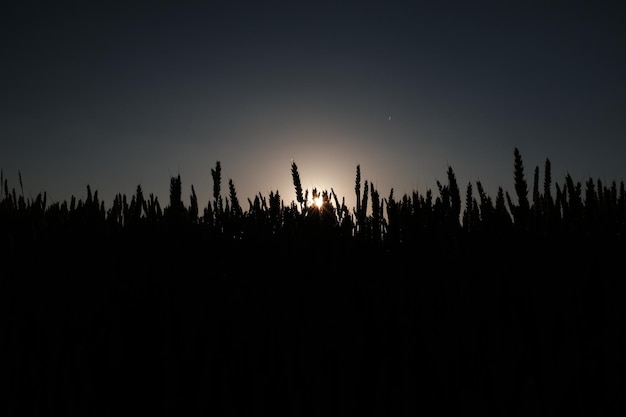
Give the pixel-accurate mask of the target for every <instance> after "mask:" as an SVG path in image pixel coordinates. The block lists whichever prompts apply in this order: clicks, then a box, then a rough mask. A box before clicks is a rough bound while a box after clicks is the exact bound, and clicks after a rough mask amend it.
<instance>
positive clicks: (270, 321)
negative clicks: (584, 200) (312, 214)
mask: <svg viewBox="0 0 626 417" xmlns="http://www.w3.org/2000/svg"><path fill="white" fill-rule="evenodd" d="M42 242H43V243H40V244H38V245H34V246H35V247H30V246H29V247H26V246H22V247H21V246H20V244H19V242H18V243H17V244H14V245H13V246H12V247H11V248H12V251H13V252H12V253H10V255H11V256H10V257H9V258H4V259H3V261H2V263H3V267H2V270H3V273H2V280H1V285H2V287H1V299H0V305H1V308H2V314H1V317H2V318H1V323H2V336H1V338H2V340H1V342H2V343H1V344H0V346H1V349H2V350H1V355H0V367H1V368H0V369H1V370H0V378H1V379H2V382H3V384H4V386H5V387H6V388H5V389H3V390H2V396H3V397H4V398H3V400H2V409H3V410H4V413H3V414H4V415H52V414H57V415H66V416H69V415H80V416H87V415H120V414H121V413H132V414H134V415H138V414H141V415H185V416H191V415H215V416H231V415H232V416H235V415H241V416H258V415H272V416H276V415H286V416H305V415H306V416H308V415H310V416H333V415H336V416H350V415H355V416H357V415H358V416H362V415H366V414H372V415H381V416H383V415H385V416H405V415H406V416H408V415H411V416H413V415H419V414H421V413H424V414H425V415H459V413H462V414H468V413H471V414H474V415H494V416H503V415H506V416H514V415H521V416H524V415H528V416H540V415H586V416H592V415H593V416H600V415H602V416H603V415H625V414H624V413H625V411H626V407H625V405H626V404H625V402H624V398H625V397H624V396H623V393H624V392H626V390H625V388H626V384H625V377H626V373H625V370H626V367H625V362H624V351H625V348H626V344H625V342H626V340H625V332H624V330H625V329H626V327H625V326H624V324H625V317H626V315H625V313H626V308H625V305H626V303H625V302H624V299H625V295H626V292H625V287H626V285H625V281H624V279H625V276H624V244H623V242H622V241H621V240H618V239H614V240H609V241H603V240H590V239H571V238H565V237H562V238H559V239H548V238H546V239H538V238H525V239H520V238H515V237H511V236H508V237H506V238H501V239H491V238H490V239H489V240H486V239H478V238H472V239H469V238H467V239H464V238H462V237H459V238H454V239H450V240H446V241H441V240H440V241H428V240H422V241H421V243H420V244H413V245H410V246H408V245H407V246H403V245H401V244H399V245H397V246H395V247H394V248H392V249H390V248H383V247H380V246H376V245H374V244H371V243H363V242H359V241H358V240H357V239H347V240H341V239H336V240H332V239H331V240H328V239H324V238H323V237H321V236H315V237H311V238H306V237H301V238H300V239H291V240H272V239H266V240H262V241H256V242H246V243H243V242H230V243H224V242H217V243H216V242H209V241H205V240H203V239H202V238H201V237H198V238H197V239H189V238H188V236H185V237H184V238H183V237H182V236H177V235H176V234H175V233H174V234H169V235H167V236H141V237H138V236H134V237H126V238H120V237H116V238H115V239H89V238H87V237H83V238H81V239H72V240H67V241H66V240H61V241H51V240H48V241H46V240H43V241H42ZM68 242H71V243H68ZM5 253H7V252H6V251H5Z"/></svg>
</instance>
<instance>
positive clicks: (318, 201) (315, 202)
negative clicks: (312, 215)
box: [309, 195, 324, 208]
mask: <svg viewBox="0 0 626 417" xmlns="http://www.w3.org/2000/svg"><path fill="white" fill-rule="evenodd" d="M323 204H324V199H323V198H322V196H321V195H318V196H317V197H309V206H315V207H317V208H322V205H323Z"/></svg>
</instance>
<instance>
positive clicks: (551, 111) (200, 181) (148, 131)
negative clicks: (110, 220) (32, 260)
mask: <svg viewBox="0 0 626 417" xmlns="http://www.w3.org/2000/svg"><path fill="white" fill-rule="evenodd" d="M0 8H1V9H0V32H1V34H2V37H1V38H0V45H1V57H2V65H1V66H0V169H2V171H3V176H4V178H6V179H8V182H9V186H10V188H12V187H15V188H18V187H19V182H18V172H19V173H21V176H22V180H23V185H24V193H25V196H26V197H30V198H34V197H36V195H37V194H38V193H39V192H46V193H47V196H48V201H49V202H55V201H56V202H61V201H64V200H69V199H70V198H71V196H72V195H73V196H76V197H77V198H85V197H86V187H87V185H90V187H91V188H92V190H97V191H98V193H99V197H100V199H101V200H102V201H104V202H105V206H106V207H110V206H111V205H112V201H113V198H114V196H115V194H117V193H122V194H127V195H128V196H131V195H133V194H134V192H135V190H136V188H137V186H138V185H141V187H142V190H143V192H144V194H145V195H149V194H150V193H153V194H154V195H155V196H157V197H158V198H159V201H160V202H161V204H162V206H165V205H166V204H167V203H168V201H169V185H170V178H171V177H172V176H176V175H180V177H181V180H182V185H183V196H184V197H186V198H187V201H188V196H189V194H190V193H191V186H192V185H193V187H194V189H195V191H196V194H197V195H198V199H199V204H200V205H202V206H206V204H207V203H208V201H209V199H210V198H212V197H211V195H212V186H213V183H212V177H211V169H212V168H215V165H216V162H217V161H220V163H221V167H222V190H224V192H227V189H228V188H227V184H228V180H229V179H232V181H233V183H234V184H235V187H236V189H237V194H238V197H239V200H240V202H241V203H242V205H243V207H244V208H246V207H247V203H246V199H247V198H251V199H254V196H255V195H257V194H258V193H261V194H263V195H264V196H267V195H269V193H270V192H271V191H274V192H276V191H278V192H279V193H280V195H281V196H282V198H283V200H284V201H285V203H286V204H288V203H290V202H291V201H293V200H294V199H295V192H294V187H293V184H292V178H291V162H292V161H295V163H296V164H297V166H298V169H299V172H300V178H301V181H302V185H303V187H304V188H309V189H311V188H313V187H316V188H318V189H320V190H324V189H325V190H330V189H331V188H333V189H334V190H335V192H336V193H337V195H338V196H339V199H340V200H341V198H342V197H345V199H346V204H347V205H348V206H349V207H354V182H355V173H356V166H357V165H360V168H361V176H362V180H363V181H365V180H368V181H370V182H373V184H374V187H375V188H376V189H377V190H378V191H379V193H380V195H381V196H383V197H387V196H388V195H389V192H390V191H391V189H392V188H393V189H394V195H395V196H402V195H403V194H405V193H411V192H412V191H418V192H420V193H425V192H426V190H427V189H432V190H433V192H434V194H435V195H437V194H438V193H437V181H440V182H442V183H444V184H445V183H446V182H447V176H446V172H447V169H448V167H452V169H453V171H454V173H455V175H456V177H457V180H458V183H459V186H460V187H461V190H462V193H463V194H464V192H465V187H466V186H467V184H468V183H470V182H471V183H473V185H474V190H475V189H476V188H475V183H476V181H480V182H481V183H482V184H483V186H484V187H485V189H486V191H487V193H488V194H490V195H493V196H494V197H495V194H496V192H497V189H498V187H502V188H503V189H504V190H505V191H509V192H510V193H511V195H513V194H514V188H513V161H514V159H513V152H514V148H516V147H517V148H518V149H519V151H520V153H521V155H522V158H523V162H524V167H525V172H526V176H527V180H528V182H529V184H532V175H533V171H534V168H535V166H539V168H540V173H541V175H542V178H543V167H544V163H545V160H546V159H550V162H551V164H552V178H553V181H557V182H559V183H562V182H563V181H564V178H565V175H566V174H567V173H569V174H570V175H572V177H573V178H574V179H575V180H577V181H581V182H583V183H584V182H585V181H586V180H587V179H589V178H593V179H594V180H597V179H600V180H602V181H603V182H609V181H613V180H616V181H617V182H619V181H621V180H623V179H626V163H625V162H626V161H625V155H626V140H625V139H626V117H625V110H626V76H625V75H626V25H624V24H623V22H624V21H626V3H624V2H597V1H589V2H584V1H541V2H534V1H493V2H482V1H462V2H453V1H412V2H394V1H372V2H364V1H360V2H339V1H332V2H325V1H315V2H306V1H284V2H273V1H255V2H242V1H232V2H200V1H194V2H185V1H176V2H159V1H149V2H123V3H116V2H115V1H106V2H105V1H89V2H84V1H83V2H74V3H70V2H63V1H61V2H37V1H35V2H13V3H10V2H9V4H4V5H3V6H0ZM542 180H543V179H542ZM18 189H19V188H18Z"/></svg>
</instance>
